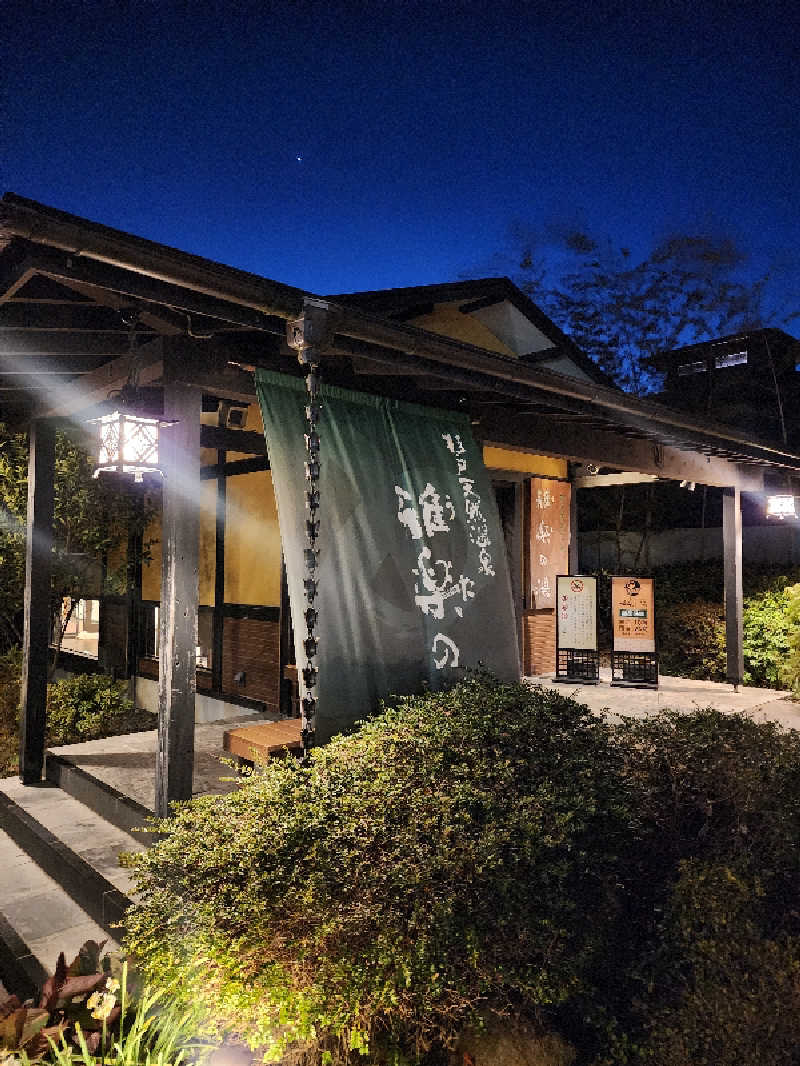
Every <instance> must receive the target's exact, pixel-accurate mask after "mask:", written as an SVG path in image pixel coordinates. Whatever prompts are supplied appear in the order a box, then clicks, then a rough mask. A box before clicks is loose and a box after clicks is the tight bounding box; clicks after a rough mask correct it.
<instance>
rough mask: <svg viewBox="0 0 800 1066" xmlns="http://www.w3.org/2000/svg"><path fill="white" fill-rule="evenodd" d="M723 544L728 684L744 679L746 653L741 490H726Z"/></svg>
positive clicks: (734, 684)
mask: <svg viewBox="0 0 800 1066" xmlns="http://www.w3.org/2000/svg"><path fill="white" fill-rule="evenodd" d="M722 543H723V556H724V566H725V642H726V648H727V659H728V666H727V676H728V681H729V682H730V683H731V684H732V685H733V687H734V689H737V688H738V687H739V685H740V684H741V683H742V680H743V678H744V653H743V650H742V640H743V631H742V508H741V496H740V493H739V489H738V488H730V489H723V490H722Z"/></svg>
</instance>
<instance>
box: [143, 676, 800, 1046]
mask: <svg viewBox="0 0 800 1066" xmlns="http://www.w3.org/2000/svg"><path fill="white" fill-rule="evenodd" d="M798 774H800V737H799V736H798V734H796V733H793V732H784V731H782V730H781V729H780V728H779V727H777V726H775V725H772V724H757V723H755V722H752V721H750V720H748V719H747V718H744V717H742V716H737V715H728V716H726V715H722V714H719V713H718V712H715V711H697V712H695V713H693V714H685V715H682V714H677V713H673V712H664V713H662V714H660V715H658V716H656V717H655V718H653V719H650V720H646V721H641V722H640V721H632V720H624V721H622V723H621V724H618V725H614V724H610V723H608V722H606V721H604V720H603V719H602V718H600V717H593V716H592V715H591V714H590V713H589V712H588V710H587V709H586V708H585V707H583V706H581V705H580V704H578V703H576V702H574V701H573V700H571V699H569V698H566V697H564V696H561V695H560V694H557V693H553V692H550V691H545V690H543V689H530V688H528V687H526V686H522V685H503V684H499V683H498V682H496V681H494V680H492V679H491V678H489V677H487V676H483V675H476V676H473V677H470V678H468V679H466V680H465V681H464V682H462V683H460V684H459V685H457V686H456V687H455V688H453V689H452V690H450V691H448V692H445V693H440V694H431V693H427V694H423V695H420V696H415V697H408V698H405V699H401V700H398V701H396V702H395V703H394V704H393V705H391V706H389V707H387V708H385V709H384V711H383V712H382V713H381V714H379V715H377V716H376V717H375V718H373V719H372V720H370V721H368V722H366V723H364V724H363V725H362V726H361V728H360V729H359V730H358V731H357V732H356V733H355V734H354V735H352V736H348V737H340V738H337V739H335V740H334V741H333V742H332V743H330V744H329V745H328V746H326V747H325V748H324V749H321V750H319V751H317V752H316V753H315V754H314V758H313V760H312V765H311V767H310V768H309V769H304V768H302V767H300V766H298V765H296V764H295V763H294V762H292V761H277V762H275V761H273V762H270V763H269V764H268V765H267V766H265V767H263V768H260V769H258V770H257V771H256V772H255V773H254V774H253V775H252V776H250V777H247V778H245V779H244V780H243V781H242V783H241V787H240V788H239V789H238V790H237V791H236V792H234V793H232V794H230V795H227V796H221V797H204V798H199V799H195V800H193V801H191V802H189V803H187V804H185V805H181V806H180V807H179V808H178V810H177V812H176V815H175V817H174V818H173V819H170V820H169V821H166V822H163V823H161V824H160V826H159V828H160V829H161V831H162V832H163V833H164V834H165V836H164V837H163V839H162V840H161V841H160V842H159V843H158V844H156V845H155V846H154V847H153V848H151V849H150V850H149V851H148V852H147V853H145V854H143V855H141V856H137V857H131V858H130V863H131V864H132V866H133V868H134V871H135V874H136V878H137V882H138V886H139V891H140V895H139V897H138V901H137V903H136V904H135V905H134V907H133V908H132V910H131V911H130V912H129V916H128V928H129V931H130V933H129V939H128V948H129V950H130V951H131V952H132V953H133V955H134V957H135V958H136V959H137V962H138V964H139V965H141V966H142V968H143V971H144V973H145V974H146V975H147V977H148V979H149V980H151V981H152V982H154V984H155V986H156V987H159V988H161V989H163V990H164V991H165V993H166V994H167V995H168V996H169V997H170V998H171V999H174V1000H175V1001H176V1002H185V1003H187V1004H188V1003H197V1004H200V1005H202V1008H203V1010H204V1012H205V1015H206V1017H207V1018H208V1019H210V1020H212V1022H213V1024H214V1025H216V1026H217V1027H218V1029H219V1030H220V1031H221V1032H222V1031H233V1032H235V1033H237V1034H240V1035H241V1036H242V1037H243V1038H244V1039H246V1040H247V1042H249V1043H250V1045H251V1046H252V1047H254V1048H258V1049H259V1053H260V1054H261V1053H264V1052H266V1053H267V1056H268V1057H269V1055H270V1054H271V1055H272V1056H273V1057H274V1058H275V1059H276V1060H277V1059H278V1058H279V1057H280V1055H281V1054H283V1053H284V1052H286V1051H287V1049H288V1050H290V1051H292V1052H293V1053H296V1054H297V1055H301V1054H302V1056H304V1057H303V1058H302V1061H303V1062H305V1063H315V1062H316V1063H325V1062H338V1063H343V1062H347V1061H351V1060H352V1061H364V1062H370V1063H372V1062H375V1063H378V1062H392V1061H394V1062H417V1061H421V1062H426V1063H430V1064H433V1063H443V1062H447V1061H448V1055H449V1054H450V1052H449V1051H448V1049H449V1048H452V1047H454V1046H455V1045H456V1044H457V1042H458V1040H459V1038H460V1036H461V1034H463V1032H464V1030H465V1028H467V1027H468V1026H474V1025H478V1026H481V1025H487V1026H492V1025H496V1024H497V1023H498V1021H499V1023H500V1024H501V1025H504V1026H508V1027H509V1028H513V1027H515V1026H519V1025H523V1024H529V1023H530V1022H532V1021H533V1022H534V1023H535V1024H536V1025H537V1026H538V1027H539V1028H540V1029H541V1028H542V1027H544V1029H548V1028H549V1029H551V1030H556V1031H558V1032H560V1033H561V1034H562V1035H563V1036H565V1037H566V1038H567V1039H568V1040H569V1041H570V1042H571V1044H572V1045H573V1047H574V1052H575V1056H576V1062H577V1063H579V1064H582V1066H588V1064H593V1066H612V1064H613V1066H617V1064H619V1066H647V1064H650V1066H706V1064H707V1066H712V1064H713V1066H726V1064H728V1063H731V1064H733V1063H734V1062H737V1063H742V1062H759V1063H763V1064H765V1066H794V1064H795V1062H796V1059H795V1058H794V1057H793V1056H794V1055H795V1049H796V1048H797V1047H798V1046H800V1013H799V1011H798V1006H800V1005H798V1003H797V997H798V991H797V990H798V974H800V911H798V909H797V906H796V900H797V899H798V898H800V810H799V809H798V804H797V803H796V785H795V782H796V780H797V779H798ZM286 1061H290V1060H289V1059H287V1060H286ZM298 1061H301V1060H300V1059H298ZM453 1061H455V1060H453ZM461 1061H462V1060H461V1058H459V1059H458V1062H459V1066H461Z"/></svg>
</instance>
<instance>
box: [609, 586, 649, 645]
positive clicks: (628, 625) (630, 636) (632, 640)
mask: <svg viewBox="0 0 800 1066" xmlns="http://www.w3.org/2000/svg"><path fill="white" fill-rule="evenodd" d="M653 591H654V589H653V579H652V578H651V577H612V578H611V621H612V632H613V639H614V651H615V652H617V651H632V652H655V650H656V631H655V613H654V606H653Z"/></svg>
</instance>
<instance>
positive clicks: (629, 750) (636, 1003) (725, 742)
mask: <svg viewBox="0 0 800 1066" xmlns="http://www.w3.org/2000/svg"><path fill="white" fill-rule="evenodd" d="M615 735H616V739H617V743H618V744H619V746H620V752H621V754H622V757H623V767H624V769H623V773H624V776H625V779H626V782H627V784H628V786H629V787H630V788H631V789H632V790H633V792H634V795H635V796H636V805H637V821H636V824H635V826H633V827H632V829H633V835H634V845H633V847H632V850H631V852H630V864H629V866H628V869H627V871H626V872H625V890H624V893H623V896H624V901H625V902H624V911H623V915H624V918H623V921H621V922H620V923H619V924H618V926H617V931H618V936H619V939H618V941H617V956H616V964H617V965H616V968H615V969H614V970H611V969H609V972H610V973H613V974H614V975H615V978H614V979H613V980H612V981H611V982H610V985H609V987H608V988H607V989H606V990H605V991H604V993H603V995H604V996H605V999H604V1001H603V1002H602V1006H603V1007H604V1009H605V1011H606V1014H607V1016H610V1017H612V1018H613V1019H614V1022H615V1026H616V1027H617V1033H619V1032H621V1033H623V1035H624V1037H625V1039H624V1040H623V1041H622V1043H623V1044H624V1046H625V1047H626V1049H627V1050H626V1052H625V1054H624V1055H623V1054H622V1053H621V1052H620V1051H619V1048H618V1051H617V1054H615V1055H613V1056H611V1057H610V1058H608V1059H605V1060H603V1061H606V1062H610V1063H615V1064H616V1063H619V1062H625V1063H628V1062H630V1063H637V1064H638V1063H640V1062H641V1063H642V1064H644V1063H648V1064H656V1066H688V1064H691V1066H701V1064H706V1063H708V1064H709V1066H711V1064H712V1063H713V1064H714V1066H720V1064H727V1063H731V1064H733V1063H735V1062H739V1063H744V1062H748V1063H749V1062H759V1063H770V1064H775V1066H778V1064H780V1066H784V1064H785V1066H794V1064H795V1062H796V1060H795V1058H794V1057H793V1052H794V1049H796V1048H797V1047H800V1011H798V1010H792V1005H796V1006H800V999H799V998H798V994H799V993H800V984H798V977H800V912H798V910H797V909H796V900H797V898H798V893H800V810H799V809H798V804H797V802H796V782H797V778H798V774H800V734H798V733H797V732H794V731H783V730H782V729H781V728H780V727H779V726H778V725H776V724H774V723H770V722H766V723H756V722H754V721H752V720H751V719H749V718H746V717H744V716H743V715H724V714H721V713H719V712H717V711H712V710H706V711H698V712H696V713H694V714H679V713H676V712H671V711H667V712H664V713H663V714H660V715H658V716H655V717H653V718H651V719H647V720H644V721H626V722H623V724H622V725H620V726H619V727H616V728H615ZM608 961H609V966H610V963H611V960H610V959H609V960H608ZM770 1034H771V1035H770Z"/></svg>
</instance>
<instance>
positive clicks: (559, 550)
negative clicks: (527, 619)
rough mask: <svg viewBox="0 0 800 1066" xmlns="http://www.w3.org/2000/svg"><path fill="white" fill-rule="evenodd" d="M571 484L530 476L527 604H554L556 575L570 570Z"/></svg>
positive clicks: (541, 605) (545, 605) (550, 605)
mask: <svg viewBox="0 0 800 1066" xmlns="http://www.w3.org/2000/svg"><path fill="white" fill-rule="evenodd" d="M570 491H571V486H570V485H569V484H568V483H567V482H565V481H552V480H550V479H549V478H541V477H534V478H531V543H530V575H531V587H530V604H531V606H532V607H535V608H536V609H537V610H538V609H540V608H542V607H550V608H554V607H555V606H556V577H557V576H558V574H564V573H566V572H567V571H568V570H569V509H570Z"/></svg>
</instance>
